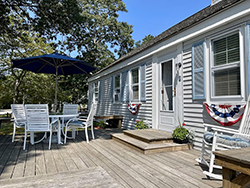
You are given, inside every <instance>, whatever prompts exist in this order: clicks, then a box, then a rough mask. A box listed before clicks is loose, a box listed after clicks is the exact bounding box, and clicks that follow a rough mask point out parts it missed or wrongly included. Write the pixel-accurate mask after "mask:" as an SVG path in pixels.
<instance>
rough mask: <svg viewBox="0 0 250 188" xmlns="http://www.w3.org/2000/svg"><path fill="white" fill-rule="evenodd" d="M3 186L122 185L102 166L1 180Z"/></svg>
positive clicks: (27, 187)
mask: <svg viewBox="0 0 250 188" xmlns="http://www.w3.org/2000/svg"><path fill="white" fill-rule="evenodd" d="M0 185H1V188H13V187H15V188H21V187H25V188H33V187H36V188H44V187H53V188H64V187H65V188H66V187H67V188H75V187H105V188H106V187H109V188H113V187H122V186H121V185H120V184H118V183H117V182H116V180H115V179H114V178H112V177H111V176H110V175H109V174H108V173H107V172H106V171H105V170H104V169H103V168H102V167H99V166H98V167H91V168H87V169H81V170H78V171H68V172H61V173H56V174H46V175H38V176H30V177H21V178H15V179H5V180H0Z"/></svg>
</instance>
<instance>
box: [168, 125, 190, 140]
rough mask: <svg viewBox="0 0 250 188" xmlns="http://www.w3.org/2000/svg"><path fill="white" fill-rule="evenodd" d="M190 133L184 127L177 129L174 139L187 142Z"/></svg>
mask: <svg viewBox="0 0 250 188" xmlns="http://www.w3.org/2000/svg"><path fill="white" fill-rule="evenodd" d="M188 135H189V131H188V130H187V129H186V128H184V127H177V128H175V130H174V132H173V134H172V136H173V138H174V139H179V140H185V139H187V138H188Z"/></svg>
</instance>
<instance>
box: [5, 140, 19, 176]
mask: <svg viewBox="0 0 250 188" xmlns="http://www.w3.org/2000/svg"><path fill="white" fill-rule="evenodd" d="M20 148H21V142H18V141H16V144H15V146H14V147H13V148H12V149H13V150H11V148H8V149H10V150H8V149H7V150H8V151H9V152H8V155H7V156H6V159H8V160H7V161H6V164H5V168H4V169H3V171H2V174H1V177H2V178H3V179H4V178H12V174H13V171H14V169H15V165H16V162H17V159H18V155H19V152H20ZM6 159H4V160H6Z"/></svg>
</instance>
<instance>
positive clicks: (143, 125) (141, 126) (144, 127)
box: [135, 119, 148, 129]
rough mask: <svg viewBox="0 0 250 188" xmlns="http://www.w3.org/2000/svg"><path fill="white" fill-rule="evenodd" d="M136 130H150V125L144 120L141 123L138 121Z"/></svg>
mask: <svg viewBox="0 0 250 188" xmlns="http://www.w3.org/2000/svg"><path fill="white" fill-rule="evenodd" d="M135 128H136V129H148V125H147V124H146V123H145V122H144V121H143V119H142V120H141V121H139V120H137V121H136V124H135Z"/></svg>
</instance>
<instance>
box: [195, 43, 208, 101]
mask: <svg viewBox="0 0 250 188" xmlns="http://www.w3.org/2000/svg"><path fill="white" fill-rule="evenodd" d="M192 72H193V74H192V86H193V88H192V89H193V99H194V100H196V99H205V98H206V97H205V77H204V41H201V42H198V43H196V44H194V45H193V46H192Z"/></svg>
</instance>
